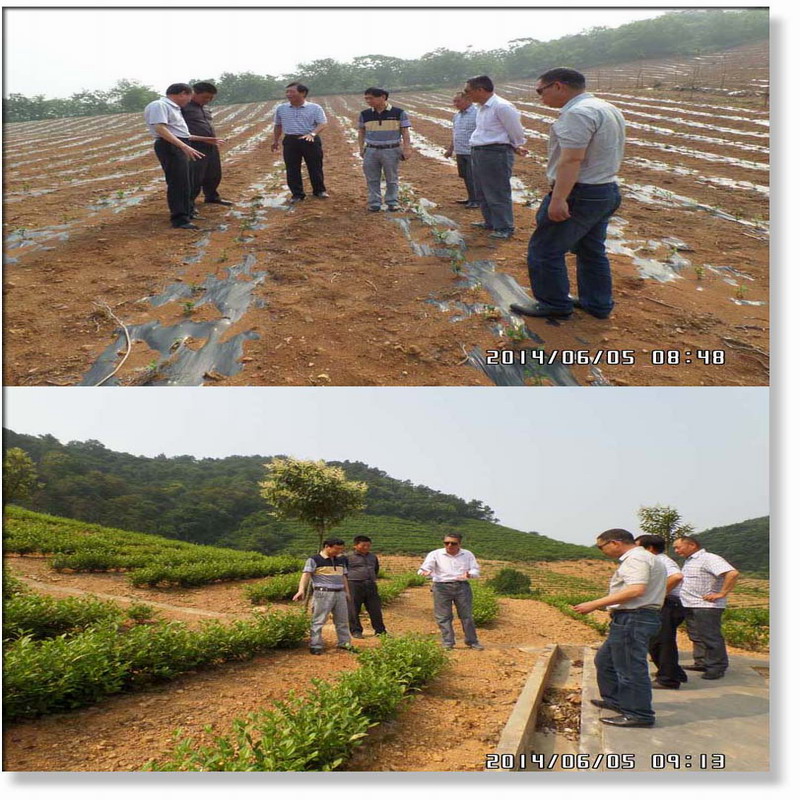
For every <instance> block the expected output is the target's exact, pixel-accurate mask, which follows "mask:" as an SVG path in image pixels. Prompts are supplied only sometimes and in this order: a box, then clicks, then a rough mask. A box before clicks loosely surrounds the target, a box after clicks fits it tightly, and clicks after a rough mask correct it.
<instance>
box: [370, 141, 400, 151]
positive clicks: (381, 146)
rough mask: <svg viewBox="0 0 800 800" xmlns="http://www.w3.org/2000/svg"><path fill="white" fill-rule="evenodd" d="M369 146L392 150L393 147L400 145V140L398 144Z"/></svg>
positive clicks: (376, 148)
mask: <svg viewBox="0 0 800 800" xmlns="http://www.w3.org/2000/svg"><path fill="white" fill-rule="evenodd" d="M367 147H372V148H374V149H375V150H390V149H391V148H392V147H400V142H398V143H397V144H368V145H367Z"/></svg>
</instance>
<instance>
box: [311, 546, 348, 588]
mask: <svg viewBox="0 0 800 800" xmlns="http://www.w3.org/2000/svg"><path fill="white" fill-rule="evenodd" d="M303 572H310V573H311V583H312V585H313V586H314V588H315V589H319V588H320V587H322V588H324V589H344V578H345V575H347V558H346V556H336V557H335V558H327V557H325V556H323V555H322V554H321V553H315V554H314V555H313V556H311V558H309V559H308V561H306V563H305V566H304V567H303Z"/></svg>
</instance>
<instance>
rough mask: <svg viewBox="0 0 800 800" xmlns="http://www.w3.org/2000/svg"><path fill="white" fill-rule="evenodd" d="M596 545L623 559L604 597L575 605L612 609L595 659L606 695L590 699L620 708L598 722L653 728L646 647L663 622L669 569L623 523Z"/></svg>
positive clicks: (585, 608) (580, 609)
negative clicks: (607, 627) (612, 715)
mask: <svg viewBox="0 0 800 800" xmlns="http://www.w3.org/2000/svg"><path fill="white" fill-rule="evenodd" d="M596 546H597V549H598V550H600V551H601V552H602V553H603V554H604V555H606V556H609V557H610V558H617V559H619V567H618V568H617V571H616V572H615V573H614V574H613V575H612V577H611V585H610V587H609V591H608V594H607V595H606V596H605V597H600V598H598V599H597V600H590V601H589V602H586V603H579V604H578V605H576V606H573V607H572V608H573V611H577V612H578V613H579V614H589V613H590V612H592V611H597V610H598V609H599V608H607V609H608V610H609V611H610V612H611V626H610V627H609V629H608V638H607V639H606V640H605V642H603V645H602V646H601V647H600V649H599V650H598V651H597V655H596V656H595V659H594V665H595V668H596V670H597V687H598V689H599V690H600V696H601V698H602V699H601V700H592V703H593V704H594V705H596V706H598V707H599V708H608V709H610V710H612V711H616V712H617V713H618V715H619V716H615V717H601V718H600V722H603V723H605V724H606V725H612V726H615V727H618V728H652V727H653V725H655V721H656V715H655V712H654V711H653V687H652V686H651V685H650V668H649V666H648V663H647V650H648V647H649V645H650V640H651V639H652V638H653V636H655V635H656V634H657V633H658V630H659V628H660V627H661V606H662V605H663V604H664V595H665V594H666V590H667V571H666V569H665V568H664V565H663V564H661V563H660V562H659V561H657V560H656V557H655V556H654V555H653V554H652V553H648V552H647V551H646V550H645V549H644V548H643V547H639V546H637V544H636V542H635V541H634V540H633V534H632V533H630V532H629V531H626V530H623V529H622V528H612V529H611V530H608V531H604V532H603V533H601V534H600V535H599V536H598V537H597V542H596Z"/></svg>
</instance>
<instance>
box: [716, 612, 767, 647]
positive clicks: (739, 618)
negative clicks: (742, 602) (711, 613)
mask: <svg viewBox="0 0 800 800" xmlns="http://www.w3.org/2000/svg"><path fill="white" fill-rule="evenodd" d="M722 633H723V635H724V636H725V639H726V641H727V642H728V643H729V644H732V645H733V646H734V647H741V648H743V649H745V650H768V649H769V609H768V608H726V609H725V613H724V614H723V615H722Z"/></svg>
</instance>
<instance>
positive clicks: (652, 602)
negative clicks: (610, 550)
mask: <svg viewBox="0 0 800 800" xmlns="http://www.w3.org/2000/svg"><path fill="white" fill-rule="evenodd" d="M642 583H643V584H644V585H645V590H644V594H643V595H641V596H639V597H633V598H631V599H630V600H626V601H625V602H624V603H615V604H614V605H611V606H608V607H607V608H608V610H609V611H620V610H623V609H627V610H630V609H634V608H652V609H653V611H660V610H661V606H663V605H664V596H665V595H666V593H667V570H666V568H665V567H664V565H663V564H662V563H661V562H660V561H659V560H658V559H657V558H656V557H655V556H654V555H653V554H652V553H648V552H647V550H645V549H644V547H639V546H638V545H637V546H636V547H632V548H631V549H630V550H626V551H625V552H624V553H623V554H622V555H621V556H620V557H619V567H617V571H616V572H615V573H614V574H613V575H612V576H611V584H610V586H609V589H608V593H609V594H616V593H617V592H621V591H622V590H623V589H628V588H629V587H631V586H636V585H638V584H642Z"/></svg>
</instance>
